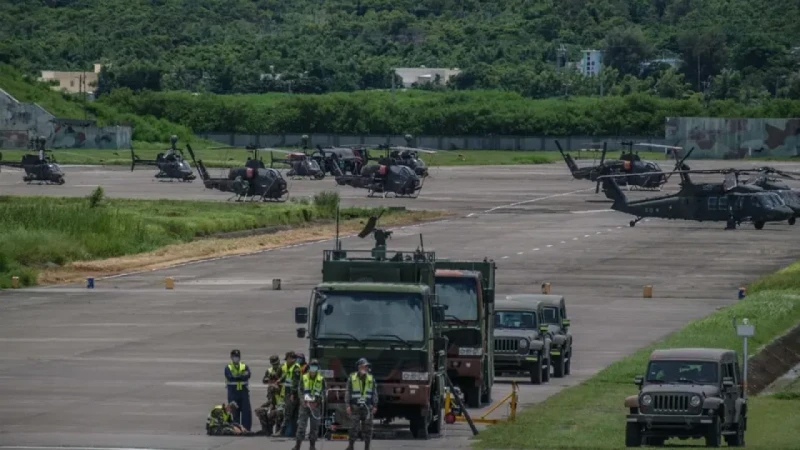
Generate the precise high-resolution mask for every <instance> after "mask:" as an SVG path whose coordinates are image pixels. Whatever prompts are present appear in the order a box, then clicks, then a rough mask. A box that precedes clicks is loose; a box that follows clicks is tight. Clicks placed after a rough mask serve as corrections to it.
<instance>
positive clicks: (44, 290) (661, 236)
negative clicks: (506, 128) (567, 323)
mask: <svg viewBox="0 0 800 450" xmlns="http://www.w3.org/2000/svg"><path fill="white" fill-rule="evenodd" d="M731 165H732V163H731V162H722V161H720V162H713V161H694V162H692V168H696V169H710V168H726V167H730V166H731ZM735 165H736V166H737V167H756V166H763V165H766V164H763V163H757V162H749V163H739V164H735ZM769 165H772V166H774V167H778V168H783V169H785V170H800V164H796V163H769ZM664 166H665V167H664V168H665V169H668V168H669V167H667V165H666V164H664ZM64 170H65V173H66V184H65V185H63V186H36V185H31V186H28V185H25V184H23V183H22V182H21V178H22V175H21V173H20V172H18V171H15V170H3V171H2V173H0V195H57V196H85V195H88V194H89V193H90V192H91V191H92V190H93V189H94V188H95V186H97V185H101V186H103V188H104V189H105V191H106V194H107V195H109V196H113V197H132V198H158V197H160V198H171V199H190V198H191V199H201V198H202V199H220V200H224V199H226V198H227V197H228V196H227V195H226V194H224V193H220V192H217V191H211V190H206V189H204V188H203V187H202V184H201V183H199V182H193V183H177V182H175V183H164V182H156V181H152V174H153V173H155V171H151V170H136V171H134V172H130V171H129V170H123V168H121V167H120V168H113V169H112V168H100V167H64ZM215 171H217V169H213V170H212V175H214V174H215V173H214V172H215ZM718 179H719V180H721V177H720V178H718ZM709 180H715V178H709ZM677 181H678V180H677V177H675V178H674V179H671V180H670V184H668V185H667V186H666V188H665V191H667V192H672V191H674V190H675V189H676V187H677ZM698 181H699V178H698ZM795 187H796V186H795ZM594 188H595V186H594V184H593V183H590V182H586V181H577V180H572V178H571V177H570V176H569V172H568V170H567V168H566V167H565V166H564V165H563V164H551V165H537V166H494V167H477V166H472V167H449V168H434V169H433V170H432V177H431V178H430V179H428V180H427V181H426V182H425V187H424V188H423V190H422V194H421V196H420V198H418V199H416V200H409V199H391V198H390V199H381V198H371V199H370V198H366V197H365V196H366V191H363V190H356V189H353V188H350V187H346V186H345V187H338V186H335V183H334V182H333V180H332V179H330V178H326V179H325V180H322V181H309V180H303V181H291V184H290V195H291V196H293V197H298V196H308V195H312V194H313V193H315V192H319V191H321V190H338V191H339V192H340V193H341V194H342V199H343V205H347V206H349V205H379V204H381V205H398V206H406V207H409V208H415V209H446V210H449V211H452V212H453V213H454V215H453V216H452V217H450V218H448V219H444V220H440V221H436V222H430V223H426V224H422V225H417V226H409V227H403V228H400V229H395V232H394V234H393V236H392V238H391V240H389V242H388V246H389V248H390V249H407V250H413V249H415V248H416V247H417V245H418V242H419V233H422V234H423V237H424V243H425V249H426V250H429V251H431V250H432V251H435V252H436V254H437V257H440V258H482V257H484V256H486V257H489V258H492V259H494V260H495V261H497V264H498V274H497V277H498V280H497V289H498V295H506V294H517V293H538V292H540V286H541V284H542V283H543V282H549V283H551V286H552V293H555V294H563V295H565V296H566V299H567V312H568V314H569V316H570V319H571V322H572V326H571V329H570V331H571V333H572V334H573V336H574V348H575V355H574V361H573V366H572V374H571V375H569V376H567V377H566V378H562V379H556V378H551V380H550V382H549V383H548V384H543V385H541V386H531V385H530V384H529V382H528V381H526V379H524V378H518V379H516V380H517V381H519V382H520V383H521V384H520V405H521V406H522V407H524V406H525V405H526V404H531V403H535V402H539V401H542V400H544V399H545V398H547V397H548V396H550V395H552V394H554V393H556V392H557V391H559V390H560V389H562V388H564V387H567V386H571V385H575V384H577V383H580V382H581V381H582V380H585V379H587V378H589V377H590V376H592V375H593V374H595V373H597V372H598V371H599V370H601V369H602V368H604V367H605V366H607V365H608V364H609V363H611V362H613V361H615V360H617V359H619V358H621V357H623V356H624V355H627V354H629V353H632V352H633V351H634V350H636V349H638V348H641V347H643V346H646V345H647V344H649V343H651V342H653V341H655V340H656V339H658V338H660V337H662V336H664V335H666V334H668V333H670V332H671V331H673V330H675V329H677V328H680V327H681V326H683V325H685V324H686V323H687V322H689V321H690V320H692V319H695V318H699V317H702V316H705V315H707V314H709V313H711V312H713V311H714V310H715V309H717V308H720V307H722V306H725V305H728V304H731V303H733V302H735V301H737V300H736V298H737V296H736V294H737V289H738V287H739V286H740V285H742V284H744V283H746V282H749V281H751V280H754V279H755V278H757V277H758V276H759V275H762V274H765V273H768V272H770V271H773V270H775V269H777V268H780V267H782V266H784V265H787V264H789V263H790V262H793V261H795V260H797V259H798V256H799V255H800V239H798V234H800V225H798V226H790V225H788V224H786V223H768V224H767V225H766V226H765V227H764V229H763V230H761V231H757V230H755V229H754V228H753V226H752V224H743V225H742V226H741V227H740V228H739V229H738V230H736V231H724V230H723V228H724V226H725V224H724V223H709V222H706V223H698V222H684V221H664V220H657V219H653V220H643V221H642V222H640V223H639V224H638V225H637V226H636V227H634V228H631V227H629V226H628V221H629V220H630V219H631V218H632V217H630V216H627V215H625V214H622V213H618V212H614V211H610V210H609V209H608V208H609V206H610V202H608V201H607V200H606V199H605V196H604V195H603V194H602V193H600V194H595V193H594ZM653 195H661V194H659V193H653V192H632V193H630V196H631V197H636V198H640V197H643V196H653ZM231 207H235V205H231ZM372 244H373V242H372V241H371V240H370V239H366V240H361V239H359V238H357V237H352V236H350V237H347V238H345V239H344V241H343V244H342V247H343V248H344V249H348V248H358V249H369V248H371V247H372ZM332 245H333V243H332V241H331V240H327V241H321V242H320V241H317V242H310V243H304V244H300V245H293V246H289V247H286V248H281V249H275V250H271V251H266V252H262V253H256V254H251V255H246V256H239V257H231V258H225V259H216V260H209V261H203V262H197V263H190V264H185V265H181V266H178V267H173V268H170V269H165V270H158V271H153V272H144V273H134V274H129V275H124V276H118V277H113V278H109V279H99V280H97V281H96V288H95V289H93V290H88V289H86V288H85V287H83V286H82V285H67V286H50V287H39V288H31V289H24V290H19V291H3V292H0V342H2V346H0V383H1V385H2V388H0V449H12V448H15V449H56V448H58V449H69V448H88V447H91V448H105V449H109V450H110V449H122V448H149V449H225V450H228V449H263V448H267V449H273V448H274V449H280V448H285V449H288V448H290V447H291V445H292V444H293V441H290V440H288V439H286V438H265V437H243V438H234V437H208V436H206V435H205V431H204V423H205V418H206V415H207V414H208V411H209V409H210V408H211V407H212V406H213V405H214V404H216V403H220V402H222V401H224V400H225V388H224V379H223V368H224V366H225V364H227V362H228V360H229V359H228V356H229V352H230V350H231V349H233V348H239V349H241V351H242V360H243V361H244V362H245V363H247V364H248V365H249V366H250V367H251V370H252V371H253V379H252V380H251V381H253V382H252V383H251V404H252V406H253V407H257V406H258V405H260V403H262V401H263V398H264V394H265V393H266V389H264V386H262V385H261V384H259V380H260V377H261V375H262V374H263V371H264V370H265V369H266V367H267V359H268V357H269V356H270V355H271V354H280V355H281V356H282V355H283V353H284V352H285V351H287V350H296V351H304V352H306V353H307V348H306V345H307V341H306V340H304V339H298V338H297V337H296V336H295V328H296V327H297V325H295V324H294V321H293V310H294V307H295V306H303V305H306V304H307V302H308V299H309V295H310V291H311V288H312V287H313V285H315V284H316V283H317V282H318V281H319V278H320V269H321V259H322V251H323V250H324V249H331V248H332ZM167 276H172V277H173V278H174V279H175V289H174V290H165V289H164V278H165V277H167ZM273 278H280V279H281V280H282V290H280V291H273V290H272V279H273ZM644 285H652V286H653V290H654V294H653V298H648V299H645V298H642V287H643V286H644ZM698 345H702V343H698ZM510 380H511V379H509V378H500V379H499V380H497V381H496V383H495V386H494V390H493V398H494V399H495V400H498V399H500V398H502V397H503V396H505V395H506V394H507V393H508V392H509V391H510ZM626 381H627V380H626ZM634 391H635V386H634V385H633V384H632V383H631V392H632V393H633V392H634ZM622 401H623V399H620V402H619V406H620V408H621V407H622ZM506 412H507V407H505V406H504V407H501V408H500V409H499V410H498V411H497V412H496V414H497V415H496V416H492V417H502V416H503V415H505V413H506ZM471 413H472V414H473V416H478V415H480V413H479V412H478V411H471ZM253 419H254V427H253V428H254V430H257V429H259V426H258V424H257V422H258V421H257V419H256V418H255V416H254V417H253ZM470 437H471V433H470V432H469V429H468V427H467V426H466V425H465V424H455V425H449V426H448V425H445V428H444V432H443V433H442V435H441V436H434V437H433V438H432V439H431V440H429V441H415V440H412V439H411V438H410V434H409V433H407V432H406V431H405V429H402V432H401V433H400V434H398V437H397V439H394V440H378V441H374V442H373V448H376V449H400V448H461V447H466V446H468V445H469V444H470V442H469V438H470ZM479 437H480V436H478V438H479ZM620 439H622V437H620ZM307 445H308V443H307V442H305V443H304V446H303V448H308V447H307ZM362 445H363V444H361V443H358V444H357V448H362V447H361V446H362ZM345 446H346V442H331V441H319V442H318V446H317V448H319V449H344V448H345Z"/></svg>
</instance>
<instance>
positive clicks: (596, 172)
mask: <svg viewBox="0 0 800 450" xmlns="http://www.w3.org/2000/svg"><path fill="white" fill-rule="evenodd" d="M621 144H622V145H623V146H626V147H628V148H629V149H630V150H629V152H628V153H625V151H624V150H623V152H622V154H621V155H620V158H619V159H610V160H606V152H607V151H608V146H607V143H605V142H604V143H603V153H602V154H601V155H600V164H598V165H596V166H588V167H578V164H577V163H576V162H575V160H574V159H573V158H572V156H571V155H570V154H569V153H565V152H564V149H563V148H562V147H561V143H560V142H558V141H556V146H557V147H558V151H559V152H560V153H561V157H562V158H564V162H565V163H567V167H568V168H569V171H570V172H571V173H572V177H573V178H575V179H576V180H589V181H597V179H598V178H599V177H601V176H604V175H619V174H625V175H628V176H626V177H620V178H619V181H618V183H617V184H619V185H622V186H627V187H628V188H629V189H630V188H636V189H640V190H659V189H661V186H662V185H663V184H664V183H666V182H667V175H666V174H665V173H664V171H663V170H661V167H659V165H658V164H657V163H655V162H653V161H645V160H643V159H641V158H640V157H639V154H638V153H637V154H634V153H633V145H634V143H633V142H630V141H627V142H622V143H621ZM636 145H642V146H646V145H649V144H636ZM676 148H678V147H676Z"/></svg>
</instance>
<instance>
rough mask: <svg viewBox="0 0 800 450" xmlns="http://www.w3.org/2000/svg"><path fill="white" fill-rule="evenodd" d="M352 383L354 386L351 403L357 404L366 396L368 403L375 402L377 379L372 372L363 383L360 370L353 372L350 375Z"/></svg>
mask: <svg viewBox="0 0 800 450" xmlns="http://www.w3.org/2000/svg"><path fill="white" fill-rule="evenodd" d="M350 385H351V386H352V388H353V391H352V392H351V393H350V403H352V404H356V403H358V401H359V400H361V398H364V400H365V401H366V403H367V404H368V405H373V404H375V379H374V378H372V375H371V374H367V376H366V378H365V380H364V383H363V384H362V383H361V378H360V377H359V376H358V372H355V373H353V374H352V375H350Z"/></svg>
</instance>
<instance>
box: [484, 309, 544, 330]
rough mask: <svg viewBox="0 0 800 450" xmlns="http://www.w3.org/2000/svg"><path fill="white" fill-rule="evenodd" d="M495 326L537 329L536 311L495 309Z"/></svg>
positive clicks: (511, 328) (514, 328) (498, 327)
mask: <svg viewBox="0 0 800 450" xmlns="http://www.w3.org/2000/svg"><path fill="white" fill-rule="evenodd" d="M494 327H495V328H496V329H509V330H535V329H536V313H534V312H529V311H495V313H494Z"/></svg>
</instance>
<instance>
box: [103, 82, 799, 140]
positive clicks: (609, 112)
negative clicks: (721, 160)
mask: <svg viewBox="0 0 800 450" xmlns="http://www.w3.org/2000/svg"><path fill="white" fill-rule="evenodd" d="M392 98H393V97H392V94H391V93H389V92H385V91H360V92H353V93H334V94H325V95H301V94H296V95H290V94H264V95H213V94H202V95H195V94H191V93H186V92H143V93H141V94H133V93H132V92H131V91H130V90H127V89H120V90H116V91H114V92H113V93H111V94H110V95H108V96H106V97H104V98H103V102H104V103H105V104H108V105H113V106H114V107H115V108H117V109H119V110H121V111H128V112H132V113H134V114H137V115H140V116H154V117H158V118H163V119H166V120H169V121H171V122H176V123H179V124H182V125H185V126H187V127H189V128H191V129H192V130H194V131H195V132H204V131H218V132H240V133H263V134H281V133H336V134H357V135H360V134H405V133H412V134H419V135H489V134H495V135H568V134H572V135H607V136H613V135H653V136H662V135H663V134H664V121H665V118H666V117H675V116H713V117H800V101H793V100H769V101H765V102H763V103H761V104H759V105H756V106H747V105H742V104H738V103H735V102H733V101H713V102H710V103H709V104H706V103H705V102H703V101H702V100H701V99H700V97H699V96H694V97H691V98H688V99H683V100H676V99H665V98H659V97H653V96H649V95H643V94H632V95H628V96H623V97H574V98H570V99H544V100H532V99H527V98H524V97H522V96H520V95H518V94H515V93H511V92H503V91H462V92H453V91H446V92H426V91H407V92H398V93H396V94H395V96H394V100H393V99H392Z"/></svg>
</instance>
